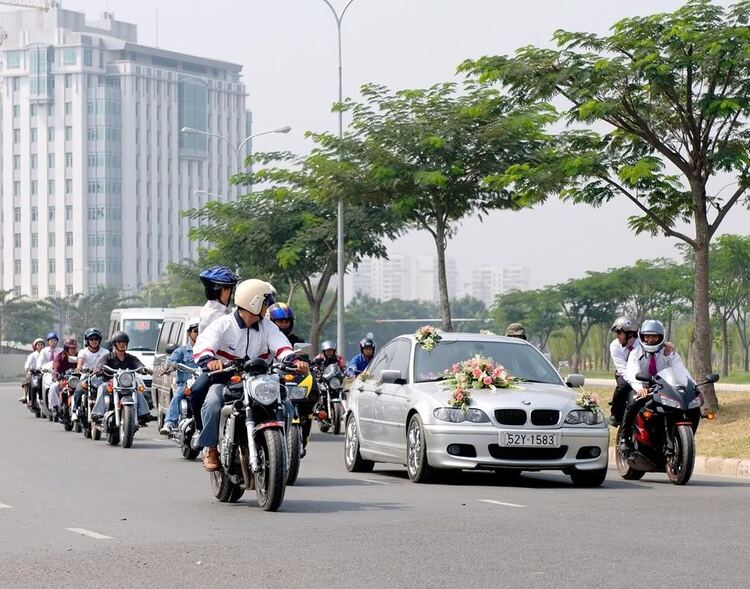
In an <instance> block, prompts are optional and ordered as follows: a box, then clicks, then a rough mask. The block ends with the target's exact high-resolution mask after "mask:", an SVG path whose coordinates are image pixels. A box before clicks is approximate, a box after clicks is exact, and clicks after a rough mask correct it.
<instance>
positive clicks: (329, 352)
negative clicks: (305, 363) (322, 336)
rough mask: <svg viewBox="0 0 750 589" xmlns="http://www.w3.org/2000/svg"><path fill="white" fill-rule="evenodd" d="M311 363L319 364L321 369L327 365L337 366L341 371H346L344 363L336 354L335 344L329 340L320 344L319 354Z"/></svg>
mask: <svg viewBox="0 0 750 589" xmlns="http://www.w3.org/2000/svg"><path fill="white" fill-rule="evenodd" d="M312 363H313V364H320V365H322V366H323V368H325V367H326V366H328V365H329V364H338V365H339V368H341V370H345V369H346V361H345V360H344V358H343V357H341V356H340V355H338V354H337V353H336V342H335V341H333V340H330V339H327V340H326V341H324V342H323V343H322V344H320V354H318V355H317V356H315V358H313V361H312Z"/></svg>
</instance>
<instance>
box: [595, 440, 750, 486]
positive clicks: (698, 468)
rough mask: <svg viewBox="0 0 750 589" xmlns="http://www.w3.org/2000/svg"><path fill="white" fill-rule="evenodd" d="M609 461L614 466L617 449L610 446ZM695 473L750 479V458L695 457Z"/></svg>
mask: <svg viewBox="0 0 750 589" xmlns="http://www.w3.org/2000/svg"><path fill="white" fill-rule="evenodd" d="M609 462H610V465H611V466H612V467H613V468H615V467H614V464H615V462H616V461H615V449H614V448H613V447H610V448H609ZM693 472H694V473H695V474H707V475H713V476H721V477H732V478H735V479H748V480H750V458H716V457H708V456H696V457H695V469H694V470H693Z"/></svg>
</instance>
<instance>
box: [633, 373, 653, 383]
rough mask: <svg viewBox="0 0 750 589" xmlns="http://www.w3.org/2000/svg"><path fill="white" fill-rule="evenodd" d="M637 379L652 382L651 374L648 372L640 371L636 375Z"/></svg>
mask: <svg viewBox="0 0 750 589" xmlns="http://www.w3.org/2000/svg"><path fill="white" fill-rule="evenodd" d="M635 379H636V380H638V381H640V382H651V375H650V374H649V373H648V372H639V373H638V374H636V375H635Z"/></svg>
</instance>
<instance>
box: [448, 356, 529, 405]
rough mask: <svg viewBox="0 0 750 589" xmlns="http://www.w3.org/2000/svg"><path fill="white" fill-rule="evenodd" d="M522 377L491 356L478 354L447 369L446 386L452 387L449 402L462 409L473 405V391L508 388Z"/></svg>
mask: <svg viewBox="0 0 750 589" xmlns="http://www.w3.org/2000/svg"><path fill="white" fill-rule="evenodd" d="M519 382H520V379H518V378H516V377H515V376H512V375H511V374H509V373H508V371H507V370H506V369H505V367H504V366H502V365H501V364H495V363H494V362H493V361H492V359H491V358H485V357H484V356H481V355H479V354H477V355H476V356H474V357H473V358H470V359H469V360H464V361H463V362H458V363H456V364H454V365H453V366H452V367H451V368H450V370H446V371H445V383H446V386H447V387H449V388H450V389H451V396H450V399H448V404H449V405H450V406H451V407H456V408H458V409H461V410H462V411H468V410H469V405H471V401H472V399H471V392H472V391H473V390H478V389H491V390H493V391H494V390H496V389H508V388H511V387H513V386H515V385H516V384H518V383H519Z"/></svg>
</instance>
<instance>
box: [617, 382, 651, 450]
mask: <svg viewBox="0 0 750 589" xmlns="http://www.w3.org/2000/svg"><path fill="white" fill-rule="evenodd" d="M647 400H648V399H646V398H645V397H640V398H639V397H638V395H637V393H636V392H635V391H634V390H633V389H632V388H631V389H630V393H629V394H628V395H627V401H628V404H627V405H626V407H625V415H624V416H623V418H622V426H621V429H622V437H623V439H624V440H625V441H626V442H628V445H630V438H631V437H632V436H633V425H634V424H635V418H636V417H637V416H638V412H639V411H640V410H641V407H643V405H644V404H645V403H646V401H647Z"/></svg>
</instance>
